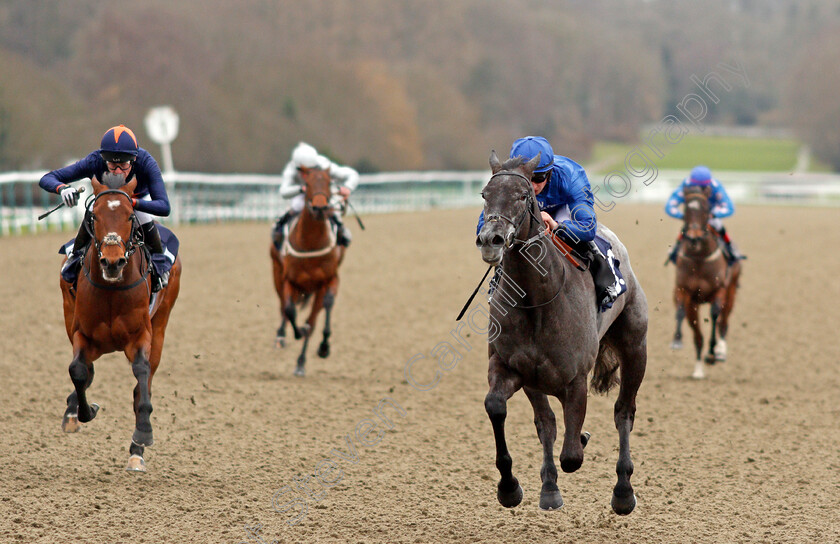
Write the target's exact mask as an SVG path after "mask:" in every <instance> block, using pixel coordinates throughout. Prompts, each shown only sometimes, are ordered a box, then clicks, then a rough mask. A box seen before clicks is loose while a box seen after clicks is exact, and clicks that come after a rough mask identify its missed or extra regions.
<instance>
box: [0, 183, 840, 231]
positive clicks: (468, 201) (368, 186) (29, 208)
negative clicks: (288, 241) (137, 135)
mask: <svg viewBox="0 0 840 544" xmlns="http://www.w3.org/2000/svg"><path fill="white" fill-rule="evenodd" d="M42 175H43V172H10V173H5V174H0V235H2V236H7V235H9V234H20V233H28V232H39V231H45V230H66V229H75V228H77V227H78V225H79V222H80V221H81V217H82V210H83V208H82V206H77V207H75V208H73V209H70V210H68V209H64V208H62V209H60V210H59V211H57V212H55V213H53V214H52V215H50V216H49V217H47V218H46V219H45V220H43V221H38V215H40V214H41V213H43V212H44V211H46V210H47V209H49V208H51V207H53V206H56V205H57V204H59V203H60V199H59V197H58V195H51V194H49V193H47V192H46V191H43V190H42V189H41V188H40V187H38V180H39V179H40V178H41V176H42ZM685 175H686V172H684V171H660V172H659V173H658V176H657V177H656V179H655V180H654V181H652V182H651V183H650V184H649V185H645V184H644V183H642V182H641V180H635V179H633V180H632V182H633V185H632V186H631V188H630V190H629V192H628V193H627V194H626V195H625V196H623V197H622V198H620V199H615V200H616V201H617V202H624V201H629V202H661V203H664V202H665V200H666V199H667V197H668V195H669V194H670V193H671V191H672V190H673V189H674V187H676V186H677V184H678V183H679V182H680V181H682V179H683V177H684V176H685ZM715 176H716V177H717V178H718V179H720V180H721V181H723V182H724V184H725V185H726V189H727V192H728V193H729V195H730V196H731V197H732V199H733V200H734V201H735V203H736V205H737V204H740V203H748V204H795V205H822V206H837V205H840V175H836V174H785V173H777V172H723V171H719V172H715ZM489 177H490V173H489V172H488V171H475V172H392V173H382V174H368V175H362V176H361V180H360V182H359V187H358V188H357V189H356V190H355V191H354V192H353V197H352V202H353V205H354V207H355V208H356V209H357V210H358V211H359V212H360V213H381V212H396V211H417V210H427V209H433V208H462V207H478V206H480V205H481V197H480V192H481V189H482V187H483V186H484V184H485V183H486V182H487V180H488V179H489ZM165 179H166V185H167V191H168V193H169V198H170V201H171V203H172V214H171V216H170V217H169V218H166V219H164V220H163V221H164V222H165V223H169V224H179V223H206V222H221V221H268V220H272V219H274V218H276V217H277V216H278V215H280V214H281V213H282V211H283V210H284V208H285V203H284V202H283V200H282V198H281V197H280V195H279V192H278V188H279V185H280V176H267V175H257V174H200V173H191V172H174V173H169V174H167V175H166V176H165ZM590 181H591V182H592V186H593V188H597V187H600V189H599V190H598V189H596V190H597V193H596V195H597V197H598V198H599V199H600V200H601V201H603V202H608V201H610V200H613V199H612V198H611V197H610V195H609V194H608V192H607V191H606V189H605V187H604V186H603V176H599V175H598V174H593V175H591V177H590ZM78 185H87V192H86V193H84V194H83V196H89V195H90V194H91V190H90V186H89V183H88V182H80V183H79V184H77V186H78ZM596 211H597V210H596Z"/></svg>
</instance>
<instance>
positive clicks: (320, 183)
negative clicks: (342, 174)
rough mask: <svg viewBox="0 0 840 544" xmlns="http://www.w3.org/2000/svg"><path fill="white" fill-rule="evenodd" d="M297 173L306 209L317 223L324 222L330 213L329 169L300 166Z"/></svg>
mask: <svg viewBox="0 0 840 544" xmlns="http://www.w3.org/2000/svg"><path fill="white" fill-rule="evenodd" d="M298 172H299V173H300V179H301V180H302V183H303V194H304V198H305V199H306V207H307V208H308V209H309V210H311V211H312V213H313V214H314V215H315V217H316V218H317V219H318V220H319V221H322V220H324V219H325V218H326V217H327V216H328V215H329V214H330V213H331V212H332V207H331V206H330V198H331V197H332V185H331V177H330V169H329V168H325V169H321V168H306V167H305V166H300V167H298Z"/></svg>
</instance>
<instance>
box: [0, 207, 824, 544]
mask: <svg viewBox="0 0 840 544" xmlns="http://www.w3.org/2000/svg"><path fill="white" fill-rule="evenodd" d="M476 216H477V210H447V211H433V212H424V213H414V214H407V215H370V216H367V217H365V222H366V226H367V230H366V231H364V232H362V231H360V230H359V228H358V226H357V225H355V222H354V221H352V219H351V218H349V217H348V224H349V225H350V226H351V228H352V230H353V233H354V244H353V246H352V247H351V248H350V252H349V253H348V256H347V259H346V261H345V263H344V266H343V269H342V286H341V292H340V293H339V296H338V299H337V302H336V310H335V315H334V324H333V326H334V334H333V354H332V356H331V357H330V358H329V359H326V360H322V359H319V358H318V357H316V356H315V354H314V348H315V347H316V346H314V345H313V346H310V357H309V362H308V375H307V377H306V378H303V379H300V378H295V377H293V376H292V370H293V368H294V361H295V358H296V356H297V350H298V344H293V345H292V346H291V347H287V348H286V349H285V350H282V351H281V350H275V349H274V347H273V335H274V330H275V328H276V327H277V325H278V311H277V306H278V305H277V301H276V298H275V295H274V292H273V287H272V283H271V276H270V270H271V267H270V262H269V259H268V240H269V229H270V226H269V225H268V224H267V223H259V224H253V223H252V224H220V225H210V226H180V227H178V228H177V229H176V233H177V234H178V236H179V237H180V239H181V256H182V259H183V263H184V273H183V277H182V287H181V296H180V299H179V301H178V303H177V305H176V306H175V309H174V311H173V314H172V319H171V321H170V325H169V329H168V332H167V341H166V346H165V349H164V354H163V360H162V362H161V366H160V369H159V371H158V373H157V375H156V376H155V381H154V386H153V394H154V396H153V404H154V413H153V414H152V423H153V425H154V432H155V439H156V444H155V446H154V447H153V448H150V449H147V452H146V461H147V463H148V468H149V471H148V473H146V474H133V473H128V472H126V471H124V470H123V468H124V466H125V464H126V461H127V458H128V451H127V450H128V445H129V440H130V436H131V432H132V430H133V427H134V416H133V413H132V411H131V390H132V388H133V387H134V383H135V382H134V377H133V375H132V373H131V369H130V367H129V365H128V364H127V362H126V360H125V358H124V356H123V355H122V354H111V355H107V356H105V357H103V358H102V359H100V360H99V361H98V362H97V363H96V377H95V380H94V382H93V385H92V386H91V388H90V389H89V399H90V400H91V401H93V402H97V403H98V404H100V405H101V406H102V410H101V411H100V412H99V415H98V416H97V418H96V419H95V420H94V421H93V422H91V423H89V424H86V425H85V426H84V428H83V429H82V430H81V432H79V433H77V434H72V435H66V434H63V433H62V432H61V430H60V421H61V416H62V414H63V411H64V407H65V398H66V396H67V395H68V393H70V391H71V388H72V384H71V382H70V379H69V376H68V371H67V368H68V365H69V363H70V360H71V352H70V347H69V342H68V340H67V337H66V334H65V332H64V328H63V321H62V317H61V298H60V292H59V289H58V278H57V271H58V267H59V262H60V258H59V255H57V254H56V249H57V248H58V246H59V244H60V243H61V242H63V241H64V240H65V239H66V238H68V237H69V235H68V233H57V234H44V235H37V236H22V237H13V238H2V239H0V277H2V281H0V306H2V312H0V331H1V332H2V334H0V376H1V377H0V383H2V386H3V394H2V397H0V398H2V400H0V424H2V429H3V431H4V433H3V438H2V440H0V542H2V543H15V542H26V543H31V542H44V543H47V542H49V543H59V542H60V543H64V542H71V541H72V542H85V543H117V542H125V543H129V542H132V543H135V542H149V543H152V542H155V543H157V542H161V543H163V542H165V543H181V542H201V543H204V542H206V543H231V544H236V543H240V542H258V541H259V540H256V539H249V537H248V533H246V530H245V526H246V525H249V526H254V525H257V524H261V525H262V528H261V529H260V535H261V539H262V540H263V541H264V542H266V543H269V542H271V541H272V540H276V541H278V542H549V541H550V542H618V543H628V542H702V543H720V542H808V543H811V542H818V543H822V542H840V513H838V507H837V503H838V499H840V447H839V446H840V407H839V406H840V403H838V399H840V365H839V364H838V360H839V359H840V349H839V348H838V343H837V340H836V339H837V334H838V332H837V327H838V325H840V310H838V308H840V282H838V281H837V279H836V274H837V270H838V267H840V257H838V255H837V253H834V251H836V248H837V247H838V246H840V229H838V226H839V224H838V221H837V210H836V209H811V208H795V207H790V208H770V207H750V206H740V207H739V210H738V214H737V215H736V216H735V217H733V218H731V219H730V220H729V221H727V226H728V228H729V230H730V232H731V233H732V235H733V236H734V238H735V240H736V242H737V243H739V245H740V246H741V248H742V249H743V251H744V252H745V253H747V254H748V255H749V257H750V259H749V260H748V261H746V263H745V266H744V273H743V277H742V282H741V289H740V293H739V299H738V302H737V305H736V308H735V310H734V313H733V318H732V325H731V329H730V334H729V338H728V347H729V360H728V361H727V362H726V363H724V364H721V365H718V366H715V367H712V368H710V369H708V370H709V372H708V374H709V377H708V379H706V380H705V381H701V382H697V381H693V380H691V379H689V377H688V376H689V375H690V374H691V370H692V355H691V353H690V352H691V349H690V348H687V349H684V350H683V351H679V352H672V351H671V350H670V349H669V348H668V344H669V341H670V338H671V335H672V333H673V314H674V311H673V305H672V303H671V288H672V283H673V274H674V271H673V268H671V267H668V268H664V267H663V266H662V261H663V259H664V257H665V253H666V250H667V247H668V244H670V243H671V241H672V240H673V238H674V236H675V234H676V232H677V230H678V223H677V222H676V221H674V220H671V219H669V218H666V217H664V214H663V213H662V211H661V208H660V207H659V206H648V205H636V204H620V205H618V206H617V207H616V209H615V210H613V211H611V212H609V213H601V214H599V219H600V220H601V221H603V222H604V223H605V224H607V225H608V226H609V227H610V228H612V229H613V230H614V231H615V232H616V233H617V234H618V235H619V236H620V237H621V238H622V239H623V241H624V243H625V244H626V246H627V248H628V250H629V251H630V255H631V258H632V265H633V268H634V270H635V272H636V274H637V276H638V277H639V278H640V281H641V283H642V286H643V287H644V289H645V291H646V293H647V297H648V302H649V306H650V332H649V337H648V353H649V358H648V370H647V376H646V378H645V381H644V383H643V384H642V387H641V390H640V392H639V398H638V411H637V414H636V416H637V417H636V427H635V430H634V432H633V434H632V436H631V447H632V453H633V460H634V462H635V473H634V475H633V479H632V481H633V484H634V486H635V490H636V493H637V495H638V506H637V508H636V510H635V511H634V512H633V513H632V514H631V515H630V516H627V517H619V516H616V515H614V514H613V513H612V511H611V509H610V505H609V500H610V494H611V491H612V486H613V485H614V484H615V463H616V460H617V455H618V435H617V433H616V430H615V427H614V424H613V420H612V404H613V402H614V401H615V396H616V392H615V391H613V392H611V393H610V394H609V395H607V396H590V399H589V407H588V412H587V419H586V424H585V426H584V428H585V429H586V430H588V431H589V432H591V433H592V440H591V441H590V443H589V445H588V446H587V448H586V450H585V461H584V464H583V466H582V467H581V469H580V470H579V471H577V472H576V473H574V474H564V473H561V474H560V476H559V478H558V485H559V487H560V490H561V492H562V493H563V497H564V499H565V502H566V504H565V506H564V507H563V509H562V510H560V511H557V512H548V513H547V512H542V511H540V510H539V509H538V507H537V503H538V496H539V488H540V476H539V469H540V464H541V456H542V450H541V447H540V445H539V441H538V439H537V436H536V432H535V430H534V426H533V423H532V419H533V413H532V411H531V408H530V405H529V404H528V402H527V399H526V398H525V395H524V394H523V393H521V392H520V393H518V394H517V395H516V396H514V397H513V399H512V400H511V402H510V403H509V405H508V418H507V438H508V444H509V447H510V450H511V455H512V457H513V463H514V465H513V466H514V474H515V475H516V476H517V477H518V478H519V480H520V482H521V483H522V487H523V488H524V490H525V497H524V500H523V502H522V504H521V505H520V506H519V507H517V508H515V509H510V510H509V509H505V508H502V507H501V506H499V504H498V503H497V501H496V482H497V480H498V472H497V470H496V468H495V465H494V462H495V451H494V446H493V435H492V429H491V426H490V423H489V420H488V418H487V416H486V414H485V411H484V405H483V400H484V395H485V394H486V392H487V381H486V367H487V361H486V340H485V338H484V337H483V336H481V335H480V334H477V333H475V332H470V331H469V329H462V331H464V333H465V338H466V341H468V342H470V346H471V349H470V350H469V351H467V350H466V348H464V347H463V346H459V348H458V349H460V353H461V354H462V355H463V359H461V360H460V361H459V362H458V364H457V366H456V367H455V368H454V369H452V370H450V371H448V372H441V373H440V375H439V381H438V382H437V384H436V385H435V386H434V387H431V388H430V389H429V390H427V391H419V390H417V389H415V388H413V387H412V386H410V385H409V384H408V383H407V382H406V381H405V377H404V367H405V366H406V362H407V361H408V360H409V359H411V358H412V357H414V356H415V355H417V354H423V355H425V356H426V357H427V358H426V359H419V360H418V361H419V362H418V363H417V364H416V366H415V367H413V368H414V369H415V375H416V377H417V379H418V381H423V382H430V381H431V380H432V379H433V378H434V366H433V364H432V363H433V360H432V359H429V358H428V357H429V352H430V351H431V350H432V349H433V348H434V347H435V346H436V345H438V344H439V343H441V342H444V341H450V342H452V343H455V340H454V338H453V337H452V336H451V335H450V331H452V330H453V328H454V326H455V322H454V318H455V316H456V315H457V312H458V311H459V310H460V308H461V306H462V304H463V303H464V302H465V300H466V298H467V296H468V295H469V294H470V292H471V291H472V289H473V287H474V286H475V284H476V282H477V281H478V279H479V278H480V276H481V274H482V273H483V271H484V267H483V265H482V263H481V260H480V257H479V254H478V251H477V250H476V249H475V247H474V245H473V236H472V233H473V232H474V230H473V228H474V225H475V219H476ZM233 264H235V268H234V267H233V266H232V265H233ZM482 303H483V301H482ZM703 315H704V316H707V315H708V309H706V308H704V309H703ZM468 332H469V333H470V336H469V337H466V334H467V333H468ZM684 332H685V333H686V334H687V333H688V329H687V328H685V329H684ZM318 335H319V336H318V339H320V326H319V328H318ZM386 397H387V398H390V399H392V401H393V402H394V403H396V405H398V406H399V407H401V408H402V409H403V410H404V411H405V416H401V415H399V414H398V413H397V411H396V410H395V409H393V408H392V407H387V406H386V407H385V408H383V412H384V413H385V414H386V415H387V416H388V418H389V420H390V421H391V423H392V424H393V428H392V429H387V427H386V425H385V424H384V422H383V421H382V420H379V419H377V420H376V421H379V425H378V427H377V428H375V429H369V426H370V425H371V422H373V421H374V420H373V419H372V418H374V417H375V416H374V414H373V412H372V410H373V409H375V408H376V407H377V405H378V404H379V403H380V401H381V400H382V399H385V398H386ZM552 406H553V407H554V408H555V412H556V413H557V414H558V423H560V424H561V425H562V418H561V416H560V414H561V411H560V410H561V409H560V404H559V402H557V401H556V399H555V400H552ZM366 429H368V430H369V431H370V432H369V434H368V435H367V439H368V440H369V441H370V442H371V443H372V442H374V441H375V440H378V442H376V443H375V444H372V445H369V446H365V445H362V444H360V443H359V441H358V438H357V437H356V434H357V430H359V431H360V432H361V433H362V434H364V431H365V430H366ZM383 431H384V432H383ZM558 434H559V435H561V436H562V430H561V431H560V432H559V433H558ZM348 437H349V438H348ZM348 440H352V445H353V447H355V458H354V457H353V455H352V450H351V449H350V445H349V444H348ZM559 449H560V442H559V441H558V443H557V445H556V447H555V452H556V453H557V452H559ZM338 451H341V452H344V455H345V457H344V458H342V457H340V456H337V453H336V452H338ZM324 459H334V463H335V464H334V465H332V470H328V469H329V468H330V465H329V464H324V463H321V462H322V460H324ZM319 463H321V464H319ZM316 471H320V472H319V476H320V477H321V478H322V479H323V480H338V479H339V478H340V481H337V482H336V483H334V484H333V485H332V486H331V487H325V486H324V485H323V484H320V483H318V481H317V480H316V478H315V477H312V476H311V475H312V474H313V473H315V472H316ZM306 475H310V477H309V478H308V479H307V477H306ZM295 478H300V482H302V483H298V484H296V483H295ZM305 486H308V488H309V489H310V492H311V495H310V496H309V500H308V503H307V509H306V511H305V512H304V511H302V510H301V508H299V506H300V505H301V504H303V502H302V501H304V500H305V499H306V491H305ZM295 488H296V489H295ZM316 496H317V498H318V499H319V500H315V498H316ZM273 500H274V506H273V503H272V501H273ZM295 500H297V501H301V502H298V503H296V505H295V504H292V505H291V506H290V507H289V508H288V509H287V510H286V511H283V508H284V504H286V503H288V502H289V501H295ZM287 506H288V505H287ZM296 516H299V520H298V522H297V523H296V524H294V525H292V524H290V523H289V520H291V519H292V518H295V517H296Z"/></svg>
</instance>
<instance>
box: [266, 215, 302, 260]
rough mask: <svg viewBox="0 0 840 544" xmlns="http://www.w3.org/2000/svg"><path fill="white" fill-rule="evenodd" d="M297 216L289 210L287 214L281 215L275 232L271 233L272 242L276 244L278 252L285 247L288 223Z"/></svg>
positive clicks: (275, 225) (275, 226)
mask: <svg viewBox="0 0 840 544" xmlns="http://www.w3.org/2000/svg"><path fill="white" fill-rule="evenodd" d="M295 215H297V214H296V213H295V212H293V211H292V210H288V211H287V212H286V213H284V214H283V215H281V216H280V218H279V219H278V220H277V222H276V223H275V224H274V230H272V231H271V240H272V241H273V242H274V247H275V248H276V249H277V250H278V251H280V248H281V247H283V239H284V234H283V230H284V229H285V227H286V223H288V222H289V220H290V219H291V218H292V217H294V216H295Z"/></svg>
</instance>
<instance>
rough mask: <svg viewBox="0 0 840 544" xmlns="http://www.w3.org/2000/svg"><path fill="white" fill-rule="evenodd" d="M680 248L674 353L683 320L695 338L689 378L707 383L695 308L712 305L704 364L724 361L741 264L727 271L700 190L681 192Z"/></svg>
mask: <svg viewBox="0 0 840 544" xmlns="http://www.w3.org/2000/svg"><path fill="white" fill-rule="evenodd" d="M684 209H685V213H684V218H683V228H682V242H681V246H682V247H681V248H680V251H679V253H678V254H677V273H676V286H675V287H674V304H675V305H676V307H677V311H676V321H677V326H676V331H675V332H674V338H673V340H672V341H671V348H672V349H680V348H682V320H683V318H686V319H687V320H688V324H689V325H690V326H691V329H692V331H693V332H694V349H695V352H696V355H697V358H696V361H695V363H694V373H693V374H692V377H693V378H695V379H702V378H704V377H705V372H704V367H703V362H704V361H703V360H702V352H703V332H702V331H701V330H700V317H699V308H700V305H701V304H711V318H712V332H711V338H710V340H709V352H708V354H707V355H706V358H705V362H706V363H707V364H714V363H715V362H718V361H725V360H726V333H727V331H728V330H729V315H730V314H731V313H732V308H733V307H734V306H735V295H736V292H737V289H738V280H739V278H740V275H741V261H740V260H736V261H735V262H734V263H733V264H732V265H729V264H728V263H727V260H726V256H725V255H724V252H723V249H722V247H721V246H722V243H723V242H722V241H721V240H720V237H719V236H718V234H717V233H716V232H715V230H714V228H712V227H711V226H710V225H709V217H710V210H709V198H708V193H707V191H705V190H704V189H703V188H702V187H688V188H686V190H685V204H684Z"/></svg>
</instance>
